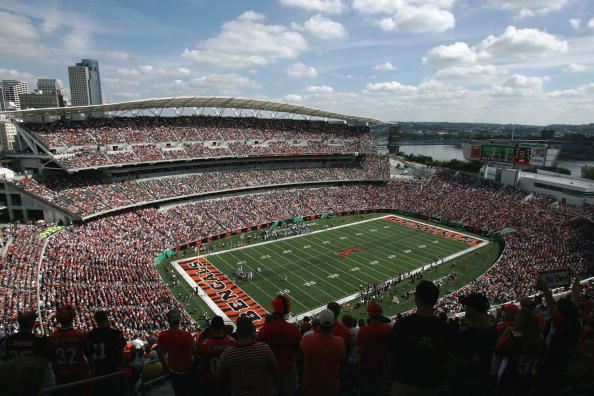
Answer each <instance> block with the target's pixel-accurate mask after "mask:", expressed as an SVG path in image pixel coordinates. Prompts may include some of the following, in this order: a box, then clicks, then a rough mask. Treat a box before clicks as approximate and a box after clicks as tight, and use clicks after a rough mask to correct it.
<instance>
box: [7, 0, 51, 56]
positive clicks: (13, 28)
mask: <svg viewBox="0 0 594 396" xmlns="http://www.w3.org/2000/svg"><path fill="white" fill-rule="evenodd" d="M39 38H40V35H39V32H38V30H37V28H36V27H35V25H34V24H33V22H32V21H31V19H29V18H27V17H25V16H22V15H16V14H12V13H9V12H4V11H0V54H3V55H10V56H15V57H19V58H43V57H45V56H47V54H48V49H47V48H44V47H43V46H42V45H40V44H39V43H38V42H37V41H38V40H39Z"/></svg>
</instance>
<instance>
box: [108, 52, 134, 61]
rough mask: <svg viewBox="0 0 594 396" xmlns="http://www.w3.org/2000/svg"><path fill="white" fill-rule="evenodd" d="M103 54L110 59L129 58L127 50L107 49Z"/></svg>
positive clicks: (122, 59)
mask: <svg viewBox="0 0 594 396" xmlns="http://www.w3.org/2000/svg"><path fill="white" fill-rule="evenodd" d="M103 55H104V56H106V57H108V58H110V59H115V60H121V61H125V60H128V59H130V55H129V54H128V53H127V52H120V51H107V52H104V53H103Z"/></svg>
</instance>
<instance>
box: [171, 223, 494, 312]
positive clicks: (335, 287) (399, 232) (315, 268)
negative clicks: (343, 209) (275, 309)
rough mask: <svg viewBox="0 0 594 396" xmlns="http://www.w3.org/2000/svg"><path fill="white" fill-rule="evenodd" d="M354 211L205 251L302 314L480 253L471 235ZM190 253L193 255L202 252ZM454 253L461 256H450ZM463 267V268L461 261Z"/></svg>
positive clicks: (264, 296)
mask: <svg viewBox="0 0 594 396" xmlns="http://www.w3.org/2000/svg"><path fill="white" fill-rule="evenodd" d="M375 216H377V214H376V215H375ZM383 216H384V215H383ZM350 217H352V218H351V219H350V221H351V223H350V224H348V223H347V224H343V225H340V226H337V225H335V226H334V227H332V228H330V229H328V230H318V231H316V232H314V233H311V234H306V235H301V236H297V237H289V238H281V239H279V240H272V241H271V240H269V241H266V242H264V243H262V242H261V241H259V243H254V244H252V245H249V246H245V247H241V248H233V249H229V248H228V247H229V243H227V250H221V251H218V252H215V253H212V254H207V255H204V256H203V257H204V258H205V259H206V260H207V261H208V262H209V263H210V264H212V265H213V266H215V267H216V268H217V269H218V270H219V271H221V272H223V273H224V274H225V275H226V276H227V277H228V278H229V279H230V280H231V281H232V282H234V283H235V284H236V285H237V286H239V287H240V288H241V289H242V290H243V291H244V292H245V293H247V294H248V295H249V296H250V297H251V298H252V299H253V300H255V301H256V302H257V303H258V304H259V305H260V306H262V307H263V308H264V309H266V310H267V311H271V300H272V299H273V298H274V296H275V295H277V294H279V293H281V294H287V295H288V296H290V297H291V300H292V304H293V309H292V312H293V315H295V316H301V315H303V314H305V313H307V314H310V313H311V312H312V311H314V310H317V309H319V308H320V307H322V306H325V305H326V304H327V303H328V302H329V301H339V300H341V302H345V301H349V300H352V298H353V297H354V296H355V295H356V294H357V293H358V291H359V287H360V286H361V285H363V286H365V285H367V284H370V283H375V282H378V281H383V280H385V279H387V278H394V277H397V276H398V275H399V274H403V273H407V272H409V271H411V270H415V269H417V268H421V267H423V266H426V265H429V264H431V263H435V262H436V261H438V260H440V259H446V260H447V261H446V262H445V263H444V264H441V265H439V266H438V268H437V269H435V270H431V271H429V272H428V274H429V275H428V277H427V278H428V279H432V280H433V278H435V279H440V278H443V277H444V276H445V277H447V274H449V273H451V272H453V271H456V269H452V268H451V265H452V263H453V264H454V265H456V264H457V262H460V263H461V264H463V263H464V262H465V261H468V260H469V259H470V260H472V258H473V257H476V256H475V255H476V254H478V253H480V252H472V253H470V250H472V248H473V246H472V245H470V244H468V243H466V242H462V241H458V240H453V239H450V238H446V237H443V236H439V235H435V234H433V233H430V232H427V231H422V230H417V229H414V228H411V227H408V226H404V225H401V224H397V223H394V222H391V221H388V220H385V219H383V218H380V217H375V218H371V219H369V218H368V217H365V218H367V220H362V219H361V217H359V218H355V216H350ZM314 222H315V223H318V224H317V226H318V227H314V229H315V228H320V227H321V225H322V224H329V223H328V221H327V220H325V221H324V220H314ZM335 223H338V224H340V221H338V222H337V221H336V220H335ZM474 237H475V238H478V237H476V236H474ZM242 241H243V240H240V239H239V237H236V239H235V242H236V243H239V242H242ZM492 245H494V244H487V243H485V244H484V245H482V246H481V247H478V250H479V251H483V250H485V251H487V250H489V247H492ZM475 250H476V248H475ZM464 252H467V253H466V254H464ZM184 256H185V257H192V256H196V253H194V254H190V253H188V254H184ZM451 256H457V257H455V258H451V259H449V260H448V258H450V257H451ZM479 257H480V256H479ZM482 258H486V257H482ZM489 260H491V259H489ZM474 261H477V259H474ZM483 261H484V260H483ZM174 262H175V261H174ZM491 263H492V260H491ZM239 265H240V266H242V267H243V271H252V272H253V279H252V280H242V279H238V277H237V276H236V275H235V271H236V268H237V266H239ZM481 267H484V265H482V266H481ZM258 268H260V271H258V270H257V269H258ZM177 269H178V271H179V270H180V269H179V268H177ZM457 270H458V271H460V270H461V268H460V266H459V267H458V269H457ZM431 275H433V278H431V277H430V276H431ZM476 275H478V274H475V276H476ZM186 280H187V279H186ZM182 282H184V280H182ZM190 283H191V282H190ZM404 283H408V282H407V281H403V282H401V284H399V285H398V286H397V287H395V288H394V289H399V290H401V289H402V288H403V286H404V285H403V284H404ZM194 285H195V284H194ZM190 286H193V285H190ZM394 292H399V291H397V290H394ZM202 298H203V299H205V298H206V299H208V296H205V295H202ZM196 299H197V298H193V300H196ZM403 303H404V301H403ZM187 305H188V304H186V306H187ZM190 305H192V304H191V302H190ZM200 305H201V304H200ZM405 305H406V304H405ZM394 308H395V307H390V309H387V311H388V312H387V313H394ZM389 311H392V312H389Z"/></svg>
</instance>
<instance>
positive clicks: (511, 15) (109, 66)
mask: <svg viewBox="0 0 594 396" xmlns="http://www.w3.org/2000/svg"><path fill="white" fill-rule="evenodd" d="M105 5H107V7H106V6H105ZM0 26H2V27H0V39H2V40H1V41H0V42H2V44H0V80H4V79H6V80H9V79H10V80H21V81H26V82H28V84H29V87H32V86H34V85H35V84H34V82H35V81H36V80H37V79H38V78H55V79H61V80H62V81H65V82H67V81H68V70H67V67H68V66H69V65H73V64H74V63H75V62H77V60H80V59H87V58H92V59H97V60H98V61H99V63H100V64H101V75H102V76H101V77H102V78H101V83H102V87H101V88H103V89H104V91H105V94H106V95H107V96H108V97H109V99H110V102H111V103H116V102H121V101H129V100H136V99H145V98H156V97H171V96H235V97H244V98H256V99H261V100H273V101H280V102H286V103H291V104H297V105H303V106H308V107H314V108H319V109H322V110H328V111H335V112H341V113H350V114H356V115H359V116H365V117H372V118H379V119H384V120H395V121H444V122H445V121H451V122H496V123H504V124H509V123H512V122H515V123H518V124H533V125H546V124H553V123H566V124H584V123H591V122H592V116H591V114H594V95H592V93H594V58H592V55H591V54H592V53H594V5H593V4H591V2H588V1H586V0H521V1H511V0H476V1H470V0H466V1H464V0H424V1H421V0H348V1H347V0H307V1H306V0H274V1H272V0H270V1H266V2H258V3H250V4H245V2H239V1H226V2H217V4H215V3H213V2H204V1H180V2H175V3H173V4H172V5H171V6H169V7H166V8H163V7H162V6H161V4H160V3H158V2H151V1H149V2H143V3H142V4H141V3H140V2H137V1H131V2H126V3H124V4H119V3H101V4H100V3H80V4H65V3H64V2H60V1H57V2H52V3H51V4H47V3H42V2H31V1H29V2H27V1H25V2H16V1H12V0H2V1H0ZM68 85H70V84H68ZM65 88H68V90H69V88H70V87H69V86H68V87H65Z"/></svg>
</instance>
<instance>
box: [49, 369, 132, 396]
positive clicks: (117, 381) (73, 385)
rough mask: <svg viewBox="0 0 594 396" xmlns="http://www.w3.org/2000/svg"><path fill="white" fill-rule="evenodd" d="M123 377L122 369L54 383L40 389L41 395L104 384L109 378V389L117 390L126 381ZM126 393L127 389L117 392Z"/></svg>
mask: <svg viewBox="0 0 594 396" xmlns="http://www.w3.org/2000/svg"><path fill="white" fill-rule="evenodd" d="M122 376H123V377H122ZM125 378H126V373H125V372H123V371H118V372H115V373H111V374H106V375H102V376H100V377H92V378H87V379H84V380H80V381H75V382H70V383H68V384H63V385H56V386H53V387H51V388H46V389H43V390H42V391H41V395H43V396H46V395H51V394H54V393H56V392H61V391H64V390H74V389H77V388H81V387H84V388H85V389H86V388H90V385H91V384H96V383H103V384H102V385H105V382H106V381H108V380H110V381H111V384H113V387H112V388H110V389H111V390H113V389H115V390H117V389H120V387H121V386H125V384H126V382H125V381H124V379H125ZM80 393H81V394H83V393H84V392H80ZM127 393H128V390H127V389H124V391H123V392H122V391H120V392H119V394H127ZM117 395H118V393H117V392H110V396H117Z"/></svg>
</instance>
